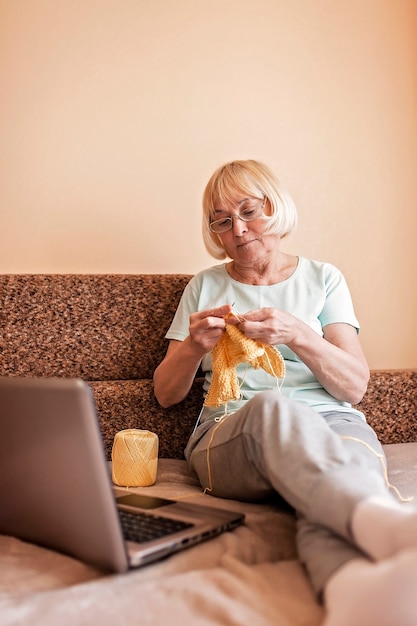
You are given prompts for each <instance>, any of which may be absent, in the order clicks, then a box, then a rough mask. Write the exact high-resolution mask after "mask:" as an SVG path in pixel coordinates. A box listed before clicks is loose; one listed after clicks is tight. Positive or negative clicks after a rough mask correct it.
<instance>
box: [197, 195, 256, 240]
mask: <svg viewBox="0 0 417 626" xmlns="http://www.w3.org/2000/svg"><path fill="white" fill-rule="evenodd" d="M266 201H267V197H266V196H264V197H263V198H262V200H261V198H258V202H262V204H261V205H260V206H259V209H256V210H255V215H253V216H251V217H249V218H248V217H246V218H245V217H244V216H243V215H240V214H239V213H238V214H237V215H227V216H226V217H221V218H220V219H218V220H213V221H212V222H210V223H209V229H210V230H211V232H212V233H215V234H216V235H219V234H221V233H227V231H229V230H230V229H231V228H233V220H234V219H239V220H242V222H254V221H255V220H257V219H258V218H260V217H262V214H263V210H264V208H265V205H266ZM219 222H227V223H228V224H229V225H228V226H227V228H224V229H222V230H213V228H212V227H213V224H218V223H219Z"/></svg>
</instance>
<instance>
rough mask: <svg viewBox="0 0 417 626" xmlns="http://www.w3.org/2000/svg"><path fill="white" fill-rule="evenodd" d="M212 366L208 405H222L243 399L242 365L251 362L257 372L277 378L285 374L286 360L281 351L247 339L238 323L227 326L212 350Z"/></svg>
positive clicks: (206, 400)
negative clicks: (239, 370) (238, 368)
mask: <svg viewBox="0 0 417 626" xmlns="http://www.w3.org/2000/svg"><path fill="white" fill-rule="evenodd" d="M229 315H233V313H231V314H229ZM227 317H228V316H226V319H227ZM212 363H213V364H212V381H211V384H210V387H209V390H208V392H207V395H206V398H205V401H204V406H221V405H222V404H224V403H225V402H227V401H228V400H238V399H239V398H240V386H239V381H238V377H237V372H236V366H237V365H239V363H249V364H250V365H252V367H254V368H255V369H259V368H260V367H261V368H262V369H263V370H265V371H266V372H267V373H268V374H271V376H274V377H275V378H277V379H278V378H283V377H284V375H285V363H284V359H283V358H282V356H281V354H280V353H279V352H278V350H276V349H275V348H274V347H273V346H270V345H268V344H265V343H262V342H260V341H257V340H255V339H250V338H249V337H246V335H244V334H243V332H242V331H241V330H240V329H239V328H238V327H237V326H236V325H234V324H226V331H225V332H224V333H223V335H222V337H221V338H220V340H219V341H218V343H217V344H216V345H215V346H214V348H213V350H212Z"/></svg>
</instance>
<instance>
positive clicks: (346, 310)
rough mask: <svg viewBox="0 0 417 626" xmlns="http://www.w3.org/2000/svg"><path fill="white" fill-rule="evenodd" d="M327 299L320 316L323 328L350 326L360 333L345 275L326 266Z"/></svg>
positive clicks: (330, 266)
mask: <svg viewBox="0 0 417 626" xmlns="http://www.w3.org/2000/svg"><path fill="white" fill-rule="evenodd" d="M325 287H326V299H325V302H324V305H323V309H322V311H321V313H320V315H319V319H320V322H321V325H322V327H323V328H324V326H327V325H328V324H335V323H345V324H350V325H351V326H353V327H354V328H356V329H357V331H359V328H360V324H359V321H358V319H357V317H356V314H355V311H354V307H353V302H352V297H351V294H350V290H349V287H348V285H347V282H346V280H345V277H344V276H343V274H342V273H341V272H340V270H338V269H337V268H336V267H334V266H333V265H330V264H328V265H327V266H326V275H325Z"/></svg>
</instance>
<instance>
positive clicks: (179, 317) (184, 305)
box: [165, 278, 198, 341]
mask: <svg viewBox="0 0 417 626" xmlns="http://www.w3.org/2000/svg"><path fill="white" fill-rule="evenodd" d="M197 294H198V289H197V285H196V280H195V279H194V278H192V279H191V280H190V282H189V283H188V284H187V285H186V286H185V289H184V291H183V293H182V296H181V299H180V302H179V304H178V308H177V310H176V312H175V315H174V317H173V319H172V322H171V326H170V327H169V328H168V331H167V333H166V335H165V339H176V340H177V341H184V339H185V338H186V337H188V335H189V328H190V315H191V313H195V312H196V311H198V295H197Z"/></svg>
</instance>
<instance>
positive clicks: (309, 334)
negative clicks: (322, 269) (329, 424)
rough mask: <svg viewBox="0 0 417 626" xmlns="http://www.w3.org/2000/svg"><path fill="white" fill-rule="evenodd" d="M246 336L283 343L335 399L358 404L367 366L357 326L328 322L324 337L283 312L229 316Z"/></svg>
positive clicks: (270, 311)
mask: <svg viewBox="0 0 417 626" xmlns="http://www.w3.org/2000/svg"><path fill="white" fill-rule="evenodd" d="M228 321H230V323H232V324H237V325H238V327H239V328H240V329H241V330H242V332H243V333H245V335H246V336H247V337H250V338H252V339H257V340H258V341H262V342H263V343H267V344H269V345H286V346H288V348H290V349H291V350H292V351H293V352H294V353H295V354H296V355H297V356H298V358H299V359H300V360H301V361H303V363H304V364H305V365H306V366H307V367H308V368H309V369H310V370H311V371H312V372H313V374H314V376H315V377H316V378H317V380H318V381H319V382H320V383H321V384H322V385H323V387H324V388H325V389H326V390H327V391H328V392H329V393H330V394H331V395H332V396H334V397H335V398H336V399H337V400H341V401H343V402H349V403H351V404H357V403H358V402H360V401H361V399H362V397H363V395H364V393H365V391H366V387H367V384H368V380H369V367H368V364H367V362H366V358H365V355H364V353H363V350H362V347H361V345H360V342H359V338H358V333H357V331H356V328H354V327H353V326H351V325H350V324H343V323H337V324H328V325H327V326H325V327H324V328H323V337H321V336H320V335H319V334H318V333H316V332H315V331H314V330H313V329H312V328H310V326H308V325H307V324H305V323H304V322H302V321H301V320H299V319H297V318H296V317H294V316H293V315H291V314H290V313H287V312H286V311H281V310H279V309H274V308H263V309H258V310H256V311H249V312H248V313H244V314H243V315H239V317H238V318H234V319H233V318H232V317H231V316H230V317H229V318H228Z"/></svg>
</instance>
